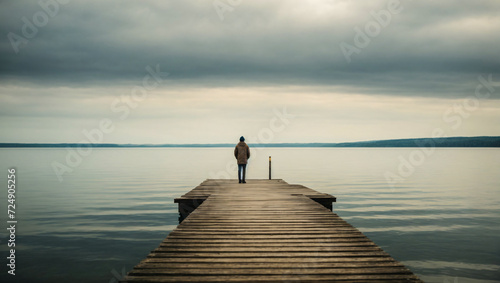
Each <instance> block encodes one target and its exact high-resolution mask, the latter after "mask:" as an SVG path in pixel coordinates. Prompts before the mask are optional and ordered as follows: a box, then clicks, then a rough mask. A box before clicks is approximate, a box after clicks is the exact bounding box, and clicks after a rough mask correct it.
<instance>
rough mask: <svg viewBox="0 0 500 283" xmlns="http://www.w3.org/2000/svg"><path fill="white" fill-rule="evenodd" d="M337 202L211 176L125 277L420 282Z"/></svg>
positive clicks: (280, 184)
mask: <svg viewBox="0 0 500 283" xmlns="http://www.w3.org/2000/svg"><path fill="white" fill-rule="evenodd" d="M313 199H314V200H313ZM332 201H335V198H334V197H332V196H331V195H328V194H322V193H319V192H316V191H314V190H311V189H309V188H307V187H304V186H301V185H290V184H287V183H286V182H284V181H283V180H247V183H246V184H238V182H237V181H235V180H206V181H205V182H203V183H202V184H200V185H199V186H198V187H196V188H195V189H193V190H192V191H190V192H189V193H187V194H185V195H183V196H182V197H181V198H178V199H176V202H178V203H179V206H181V204H184V205H185V207H186V205H187V206H190V207H192V208H193V210H192V211H188V213H187V212H186V211H184V212H185V215H184V218H185V219H184V221H182V223H181V224H179V226H177V228H176V229H175V230H173V231H172V232H171V233H170V234H169V235H168V236H167V238H166V239H165V240H164V241H163V242H162V243H161V244H160V246H159V247H158V248H156V249H155V250H153V251H152V252H151V253H150V254H149V255H148V257H147V258H146V259H144V260H143V261H141V262H140V263H139V264H138V265H137V266H135V267H134V268H133V270H132V271H130V272H129V273H128V275H127V276H126V277H125V278H124V279H123V281H122V282H319V281H322V282H332V281H344V282H366V281H370V282H372V281H373V282H377V281H378V282H387V281H389V282H421V281H420V280H419V279H418V278H417V277H416V276H415V275H414V274H413V273H412V272H411V271H410V270H408V269H407V268H406V267H404V266H403V265H402V264H401V263H399V262H397V261H395V260H394V259H393V258H391V257H390V255H389V254H387V253H386V252H384V251H383V250H382V249H381V248H379V247H378V246H377V245H376V244H375V243H373V242H372V241H371V240H370V239H368V238H367V237H366V236H364V235H363V234H362V233H361V232H360V231H358V230H357V229H356V228H354V227H353V226H351V225H350V224H349V223H347V222H346V221H344V220H343V219H342V218H340V217H339V216H337V215H336V214H335V213H332V212H331V211H330V209H328V207H329V206H328V202H329V203H330V208H331V202H332ZM183 210H185V208H184V209H183ZM181 214H182V211H181ZM182 218H183V217H181V219H182Z"/></svg>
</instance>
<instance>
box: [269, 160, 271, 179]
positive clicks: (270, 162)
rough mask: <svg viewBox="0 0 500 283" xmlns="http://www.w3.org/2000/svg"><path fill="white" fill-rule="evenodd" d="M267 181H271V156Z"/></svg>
mask: <svg viewBox="0 0 500 283" xmlns="http://www.w3.org/2000/svg"><path fill="white" fill-rule="evenodd" d="M269 180H271V156H269Z"/></svg>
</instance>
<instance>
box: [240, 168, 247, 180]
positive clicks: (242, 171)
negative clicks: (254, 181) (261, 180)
mask: <svg viewBox="0 0 500 283" xmlns="http://www.w3.org/2000/svg"><path fill="white" fill-rule="evenodd" d="M246 169H247V165H246V164H238V181H240V182H243V181H245V173H246V172H245V171H246Z"/></svg>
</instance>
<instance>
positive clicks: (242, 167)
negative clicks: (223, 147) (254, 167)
mask: <svg viewBox="0 0 500 283" xmlns="http://www.w3.org/2000/svg"><path fill="white" fill-rule="evenodd" d="M234 157H236V160H237V161H238V181H239V182H240V183H246V182H245V173H246V169H247V162H248V158H250V147H248V145H247V144H246V143H245V138H244V137H243V136H241V137H240V142H239V143H238V144H237V145H236V147H235V148H234Z"/></svg>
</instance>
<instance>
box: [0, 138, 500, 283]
mask: <svg viewBox="0 0 500 283" xmlns="http://www.w3.org/2000/svg"><path fill="white" fill-rule="evenodd" d="M412 150H413V149H388V148H381V149H341V148H336V149H334V148H315V149H311V148H299V149H294V148H258V149H253V152H252V153H253V154H252V158H251V159H250V163H249V165H248V167H247V168H248V169H247V174H248V177H249V178H267V174H268V171H267V170H268V167H267V166H268V163H267V162H268V156H269V155H271V156H272V157H273V177H274V178H281V179H284V180H285V181H287V182H289V183H298V184H303V185H305V186H308V187H311V188H313V189H316V190H318V191H321V192H326V193H330V194H333V195H335V196H336V197H337V201H338V202H337V203H336V204H335V207H334V211H335V212H336V213H338V214H339V215H340V216H342V217H343V218H344V219H346V220H348V221H349V222H350V223H351V224H353V225H354V226H356V227H357V228H358V229H360V230H361V231H362V232H364V233H365V234H366V235H367V236H369V237H370V238H371V239H372V240H374V241H375V242H376V243H377V244H378V245H380V246H381V247H382V248H384V249H385V250H386V251H387V252H389V253H390V254H391V255H392V256H393V257H394V258H396V259H397V260H399V261H402V262H403V263H404V264H406V265H407V266H408V267H410V268H411V269H412V270H413V271H414V272H415V273H417V274H418V275H419V276H421V278H422V279H424V280H426V281H427V282H495V280H498V278H500V233H499V232H500V190H499V189H500V174H498V173H499V169H500V150H498V149H437V150H436V151H435V152H434V154H432V155H431V156H429V157H428V158H427V159H426V160H425V162H424V163H423V164H422V165H420V166H418V167H416V168H415V172H414V173H413V174H412V175H411V176H409V177H407V178H405V179H404V181H403V182H400V183H398V184H396V185H395V186H393V187H391V186H389V185H388V184H387V182H386V180H385V178H384V173H385V172H387V171H391V172H395V171H396V170H397V167H398V165H399V159H398V157H399V156H403V157H404V156H408V154H409V153H410V152H411V151H412ZM65 155H66V150H65V149H0V165H1V168H2V170H3V172H5V174H1V175H0V181H1V183H2V184H6V177H7V174H6V171H7V168H9V167H12V166H15V167H17V169H18V174H17V178H18V193H17V205H18V207H17V214H18V215H17V216H18V220H19V224H18V231H17V242H18V243H19V244H18V245H17V246H16V248H17V253H16V256H17V259H18V262H17V268H16V271H17V272H16V273H17V275H16V279H17V280H16V281H15V282H56V281H59V282H66V281H72V282H109V281H110V280H111V279H112V278H113V277H116V276H117V274H119V273H121V272H122V270H123V268H125V270H129V269H130V268H132V266H133V265H135V264H136V263H138V261H140V260H141V259H143V258H144V257H145V256H146V255H147V254H148V253H149V251H150V250H152V249H154V248H156V247H157V246H158V244H159V243H160V241H161V240H163V238H164V237H165V236H166V235H167V234H168V232H169V231H171V230H172V229H174V228H175V227H176V225H177V217H178V215H177V207H176V204H174V203H173V198H175V197H177V196H180V195H182V194H184V193H185V192H187V191H189V190H190V189H192V188H194V187H195V186H196V185H198V184H199V183H200V182H202V181H203V180H204V179H207V178H217V177H224V176H232V177H233V178H235V177H236V171H235V170H236V168H235V167H234V166H233V165H234V160H233V159H234V157H233V156H232V149H231V148H211V149H203V148H177V149H172V148H170V149H168V148H166V149H160V148H158V149H94V150H93V152H92V154H91V155H89V156H87V157H85V159H84V162H83V163H82V165H81V166H79V167H77V168H75V171H74V172H72V173H70V174H65V175H64V181H63V182H59V181H58V180H57V177H56V176H55V174H54V172H53V171H52V168H51V162H53V161H59V162H63V161H64V158H65ZM2 199H3V197H2ZM0 211H6V203H4V202H3V201H2V202H1V203H0ZM5 217H6V214H5V213H3V214H0V220H1V221H2V222H3V223H5V221H6V218H5ZM6 236H7V234H6V233H4V232H3V231H2V232H0V240H1V241H2V243H1V246H0V250H1V251H2V252H4V251H6V250H7V246H6V244H5V240H6ZM89 270H91V272H89ZM5 274H6V272H3V273H2V275H0V281H1V282H14V281H12V280H11V279H12V278H10V277H6V275H5ZM8 280H11V281H8Z"/></svg>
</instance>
